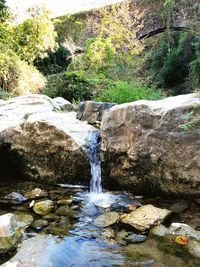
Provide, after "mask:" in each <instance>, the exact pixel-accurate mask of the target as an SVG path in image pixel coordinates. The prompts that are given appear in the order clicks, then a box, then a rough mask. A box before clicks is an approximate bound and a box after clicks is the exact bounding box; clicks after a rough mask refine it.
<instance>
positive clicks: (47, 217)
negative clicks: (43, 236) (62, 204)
mask: <svg viewBox="0 0 200 267" xmlns="http://www.w3.org/2000/svg"><path fill="white" fill-rule="evenodd" d="M42 218H43V219H44V220H48V221H57V220H58V219H59V218H60V216H59V215H57V214H55V213H48V214H46V215H44V216H42Z"/></svg>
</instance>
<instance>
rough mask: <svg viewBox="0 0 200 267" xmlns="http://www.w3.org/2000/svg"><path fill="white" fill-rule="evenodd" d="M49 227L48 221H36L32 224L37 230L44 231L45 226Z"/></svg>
mask: <svg viewBox="0 0 200 267" xmlns="http://www.w3.org/2000/svg"><path fill="white" fill-rule="evenodd" d="M47 225H48V221H47V220H35V221H34V222H33V223H32V224H31V227H33V228H35V229H36V230H39V229H42V228H44V227H45V226H47Z"/></svg>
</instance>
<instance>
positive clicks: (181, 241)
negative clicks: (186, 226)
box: [174, 236, 189, 245]
mask: <svg viewBox="0 0 200 267" xmlns="http://www.w3.org/2000/svg"><path fill="white" fill-rule="evenodd" d="M174 241H175V242H176V243H177V244H179V245H187V244H188V243H189V240H188V239H187V237H185V236H176V237H175V240H174Z"/></svg>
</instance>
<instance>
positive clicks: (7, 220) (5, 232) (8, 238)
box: [0, 213, 21, 253]
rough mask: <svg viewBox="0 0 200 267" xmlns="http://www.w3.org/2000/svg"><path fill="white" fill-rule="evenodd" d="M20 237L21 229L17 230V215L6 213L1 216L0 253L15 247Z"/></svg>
mask: <svg viewBox="0 0 200 267" xmlns="http://www.w3.org/2000/svg"><path fill="white" fill-rule="evenodd" d="M20 239H21V231H20V230H17V221H16V218H15V215H14V214H12V213H6V214H4V215H2V216H0V253H7V252H9V251H11V250H13V249H15V248H16V246H17V244H18V243H19V241H20Z"/></svg>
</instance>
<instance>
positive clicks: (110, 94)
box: [94, 81, 162, 104]
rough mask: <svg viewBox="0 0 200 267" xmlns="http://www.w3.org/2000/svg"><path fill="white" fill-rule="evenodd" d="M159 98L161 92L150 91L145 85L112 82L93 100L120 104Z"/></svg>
mask: <svg viewBox="0 0 200 267" xmlns="http://www.w3.org/2000/svg"><path fill="white" fill-rule="evenodd" d="M161 98H162V94H161V92H159V91H156V90H155V89H150V88H148V87H147V86H145V85H140V84H137V83H130V84H129V83H127V82H123V81H118V82H114V83H113V84H112V85H111V86H110V87H109V88H108V89H107V90H105V91H103V92H102V93H101V94H100V95H99V96H98V97H96V98H94V100H96V101H100V102H112V103H118V104H122V103H128V102H133V101H136V100H140V99H147V100H158V99H161Z"/></svg>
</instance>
